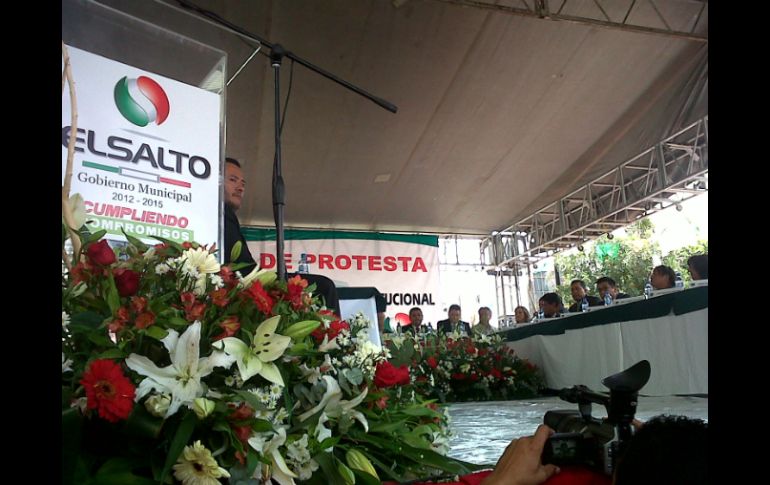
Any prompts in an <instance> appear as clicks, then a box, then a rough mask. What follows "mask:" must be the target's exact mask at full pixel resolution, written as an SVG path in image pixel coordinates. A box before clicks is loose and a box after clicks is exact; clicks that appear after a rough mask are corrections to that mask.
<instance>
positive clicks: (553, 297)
mask: <svg viewBox="0 0 770 485" xmlns="http://www.w3.org/2000/svg"><path fill="white" fill-rule="evenodd" d="M539 303H540V308H541V309H542V310H543V317H544V318H556V317H558V316H561V314H562V312H563V311H564V305H562V303H561V297H560V296H559V295H558V294H556V293H546V294H545V295H543V296H541V297H540V301H539Z"/></svg>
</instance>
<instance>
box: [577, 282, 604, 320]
mask: <svg viewBox="0 0 770 485" xmlns="http://www.w3.org/2000/svg"><path fill="white" fill-rule="evenodd" d="M569 289H570V291H571V292H572V299H573V300H575V303H573V304H572V305H571V306H570V307H569V311H570V313H574V312H580V311H583V310H582V308H581V304H582V302H583V298H585V299H586V300H588V306H602V305H604V302H603V301H601V300H600V299H598V298H596V297H595V296H591V295H589V294H588V293H587V291H588V289H587V288H586V284H585V282H584V281H583V280H574V281H572V283H570V285H569Z"/></svg>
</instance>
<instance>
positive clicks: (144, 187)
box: [61, 47, 221, 244]
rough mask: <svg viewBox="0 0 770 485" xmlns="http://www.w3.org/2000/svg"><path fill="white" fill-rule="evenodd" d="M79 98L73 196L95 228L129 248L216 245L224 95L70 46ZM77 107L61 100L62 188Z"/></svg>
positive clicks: (65, 95)
mask: <svg viewBox="0 0 770 485" xmlns="http://www.w3.org/2000/svg"><path fill="white" fill-rule="evenodd" d="M68 51H69V55H70V61H71V66H72V73H73V77H74V79H75V87H76V96H77V98H76V99H77V114H78V121H77V134H76V142H75V154H74V155H75V156H74V160H73V171H72V188H71V190H70V194H76V193H80V195H81V196H82V197H83V200H84V202H85V210H86V216H87V219H88V221H89V222H88V223H87V224H88V226H89V228H90V229H91V230H92V231H93V232H96V231H99V230H102V229H103V230H105V231H107V237H108V238H109V239H113V240H119V241H125V237H124V236H123V231H125V233H126V234H129V235H131V236H135V237H137V238H139V239H141V240H143V241H144V242H147V243H155V242H157V240H156V239H154V237H162V238H165V239H170V240H173V241H176V242H180V243H181V242H187V241H193V240H194V241H198V242H200V243H201V244H211V243H215V242H217V241H218V239H219V212H220V211H219V204H218V201H219V200H220V197H219V194H220V188H219V178H220V156H219V154H220V127H219V119H220V105H221V100H220V96H219V95H217V94H215V93H211V92H209V91H206V90H204V89H200V88H197V87H194V86H191V85H188V84H184V83H182V82H179V81H175V80H173V79H170V78H167V77H164V76H161V75H158V74H154V73H151V72H147V71H144V70H141V69H137V68H135V67H132V66H129V65H126V64H123V63H120V62H117V61H114V60H111V59H108V58H106V57H102V56H99V55H96V54H92V53H90V52H87V51H85V50H82V49H78V48H75V47H68ZM70 124H71V107H70V96H69V91H68V90H67V89H65V90H64V95H63V96H62V132H61V144H62V183H63V181H64V174H65V169H66V163H67V146H68V143H69V138H70V128H71V127H70Z"/></svg>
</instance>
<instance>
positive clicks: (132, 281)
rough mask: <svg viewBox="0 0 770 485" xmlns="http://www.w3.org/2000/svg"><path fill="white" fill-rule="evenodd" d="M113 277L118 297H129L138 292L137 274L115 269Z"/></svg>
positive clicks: (128, 270) (127, 270)
mask: <svg viewBox="0 0 770 485" xmlns="http://www.w3.org/2000/svg"><path fill="white" fill-rule="evenodd" d="M112 274H113V275H114V276H115V286H117V287H118V294H119V295H120V296H131V295H134V294H136V292H137V291H139V273H137V272H136V271H132V270H130V269H116V270H115V271H113V273H112Z"/></svg>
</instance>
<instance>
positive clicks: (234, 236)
mask: <svg viewBox="0 0 770 485" xmlns="http://www.w3.org/2000/svg"><path fill="white" fill-rule="evenodd" d="M237 241H240V242H241V244H243V246H242V247H241V254H240V255H239V256H238V259H236V260H235V261H231V260H230V252H231V251H232V249H233V246H235V243H236V242H237ZM222 250H223V251H224V253H225V263H248V264H249V266H248V267H245V268H241V269H240V272H241V274H242V275H243V276H246V275H247V274H249V273H251V270H253V269H254V268H255V267H256V266H257V262H256V261H254V257H253V256H252V255H251V251H249V247H248V246H247V245H246V238H245V237H243V234H242V233H241V223H240V222H238V216H237V215H236V214H235V211H234V210H233V208H232V207H230V204H225V246H224V248H222Z"/></svg>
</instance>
